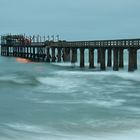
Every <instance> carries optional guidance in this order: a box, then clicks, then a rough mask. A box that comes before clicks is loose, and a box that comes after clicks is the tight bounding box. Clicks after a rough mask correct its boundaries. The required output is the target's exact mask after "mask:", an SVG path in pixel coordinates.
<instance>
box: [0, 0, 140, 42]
mask: <svg viewBox="0 0 140 140" xmlns="http://www.w3.org/2000/svg"><path fill="white" fill-rule="evenodd" d="M5 33H13V34H15V33H26V34H41V35H44V34H46V35H52V34H59V35H60V36H61V38H62V39H67V40H94V39H113V38H140V1H139V0H0V34H5Z"/></svg>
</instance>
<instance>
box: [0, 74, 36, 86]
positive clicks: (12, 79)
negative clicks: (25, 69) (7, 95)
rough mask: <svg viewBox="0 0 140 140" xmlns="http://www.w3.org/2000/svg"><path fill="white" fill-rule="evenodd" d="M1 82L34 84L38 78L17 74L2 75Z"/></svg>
mask: <svg viewBox="0 0 140 140" xmlns="http://www.w3.org/2000/svg"><path fill="white" fill-rule="evenodd" d="M0 83H1V84H16V85H17V84H19V85H34V84H35V83H37V80H36V79H35V78H33V77H23V76H19V75H17V74H11V75H3V76H0Z"/></svg>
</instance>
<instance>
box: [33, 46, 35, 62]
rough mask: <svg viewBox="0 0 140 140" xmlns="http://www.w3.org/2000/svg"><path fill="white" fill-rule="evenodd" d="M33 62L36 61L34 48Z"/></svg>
mask: <svg viewBox="0 0 140 140" xmlns="http://www.w3.org/2000/svg"><path fill="white" fill-rule="evenodd" d="M33 61H36V54H35V47H33Z"/></svg>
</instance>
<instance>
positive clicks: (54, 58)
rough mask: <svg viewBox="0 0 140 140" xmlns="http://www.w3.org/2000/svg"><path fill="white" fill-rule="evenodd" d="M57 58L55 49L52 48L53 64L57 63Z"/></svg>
mask: <svg viewBox="0 0 140 140" xmlns="http://www.w3.org/2000/svg"><path fill="white" fill-rule="evenodd" d="M55 60H56V57H55V48H52V62H55Z"/></svg>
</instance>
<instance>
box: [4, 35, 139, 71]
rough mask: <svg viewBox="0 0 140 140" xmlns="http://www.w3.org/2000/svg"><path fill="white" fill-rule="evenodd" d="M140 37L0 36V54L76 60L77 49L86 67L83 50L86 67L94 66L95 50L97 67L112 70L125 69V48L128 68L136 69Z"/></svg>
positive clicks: (42, 58) (64, 60) (30, 57)
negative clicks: (87, 38) (84, 38)
mask: <svg viewBox="0 0 140 140" xmlns="http://www.w3.org/2000/svg"><path fill="white" fill-rule="evenodd" d="M139 49H140V39H118V40H93V41H65V40H59V39H58V40H57V41H54V40H46V39H45V37H44V38H41V37H40V36H37V37H35V36H28V37H27V36H25V35H3V36H1V56H7V57H21V58H26V59H29V60H31V61H35V62H47V63H51V62H53V63H54V62H71V63H76V62H77V57H78V55H77V51H80V67H81V68H84V67H85V55H86V54H85V50H88V52H89V55H88V56H89V68H92V69H94V68H95V67H96V66H95V50H96V52H97V62H98V63H99V64H100V70H101V71H105V70H106V68H107V67H112V69H113V70H114V71H119V69H123V68H124V50H127V51H128V71H129V72H133V71H135V70H137V51H138V50H139Z"/></svg>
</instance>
